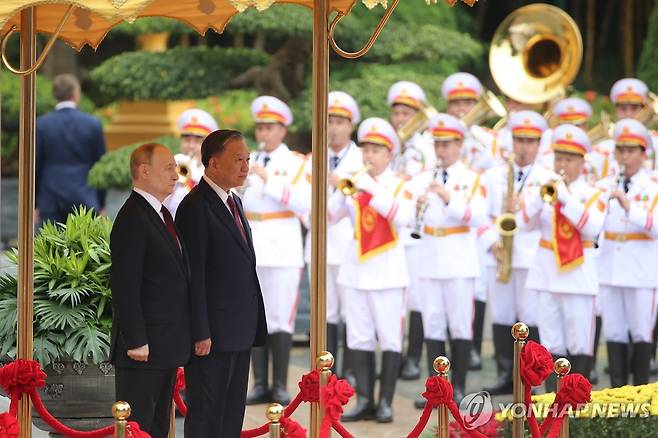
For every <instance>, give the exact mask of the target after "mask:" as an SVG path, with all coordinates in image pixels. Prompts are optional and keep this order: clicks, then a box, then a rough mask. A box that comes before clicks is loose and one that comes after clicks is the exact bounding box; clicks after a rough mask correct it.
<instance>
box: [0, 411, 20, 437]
mask: <svg viewBox="0 0 658 438" xmlns="http://www.w3.org/2000/svg"><path fill="white" fill-rule="evenodd" d="M19 433H20V428H19V427H18V420H16V417H14V416H13V415H11V414H8V413H6V412H5V413H4V414H0V438H18V434H19Z"/></svg>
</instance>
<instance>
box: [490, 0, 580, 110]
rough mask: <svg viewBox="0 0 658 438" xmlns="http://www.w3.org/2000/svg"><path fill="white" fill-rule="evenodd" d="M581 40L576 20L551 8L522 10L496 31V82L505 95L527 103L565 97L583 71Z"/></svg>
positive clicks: (492, 65)
mask: <svg viewBox="0 0 658 438" xmlns="http://www.w3.org/2000/svg"><path fill="white" fill-rule="evenodd" d="M582 53H583V41H582V37H581V35H580V31H579V30H578V26H577V25H576V23H575V22H574V20H573V19H572V18H571V17H570V16H569V15H568V14H567V13H566V12H564V11H563V10H562V9H560V8H557V7H555V6H551V5H547V4H541V3H537V4H530V5H527V6H524V7H521V8H519V9H517V10H515V11H514V12H512V13H511V14H510V15H508V16H507V18H505V20H503V22H502V23H501V24H500V26H498V29H497V30H496V33H495V34H494V36H493V40H492V42H491V50H490V51H489V68H490V70H491V74H492V76H493V79H494V81H495V82H496V84H497V85H498V87H499V88H500V90H501V91H502V92H503V93H504V94H505V95H507V96H509V97H511V98H512V99H514V100H517V101H519V102H524V103H528V104H538V103H545V102H548V101H550V100H552V99H553V98H554V97H556V96H558V95H559V94H560V93H564V90H565V88H566V87H567V86H568V85H569V84H571V82H572V81H573V80H574V78H575V77H576V74H577V73H578V70H579V69H580V63H581V61H582Z"/></svg>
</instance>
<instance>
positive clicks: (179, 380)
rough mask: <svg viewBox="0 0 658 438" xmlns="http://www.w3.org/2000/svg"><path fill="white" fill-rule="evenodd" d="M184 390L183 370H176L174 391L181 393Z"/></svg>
mask: <svg viewBox="0 0 658 438" xmlns="http://www.w3.org/2000/svg"><path fill="white" fill-rule="evenodd" d="M184 389H185V370H184V369H183V368H178V371H176V385H175V386H174V391H176V392H181V391H182V390H184Z"/></svg>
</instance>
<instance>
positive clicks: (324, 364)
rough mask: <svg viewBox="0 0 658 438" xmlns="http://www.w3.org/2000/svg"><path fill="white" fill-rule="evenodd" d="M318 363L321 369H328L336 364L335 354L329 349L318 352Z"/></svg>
mask: <svg viewBox="0 0 658 438" xmlns="http://www.w3.org/2000/svg"><path fill="white" fill-rule="evenodd" d="M317 363H318V367H319V368H320V369H321V370H328V369H329V368H331V367H333V366H334V355H333V354H331V353H329V352H328V351H322V352H321V353H320V354H318V358H317Z"/></svg>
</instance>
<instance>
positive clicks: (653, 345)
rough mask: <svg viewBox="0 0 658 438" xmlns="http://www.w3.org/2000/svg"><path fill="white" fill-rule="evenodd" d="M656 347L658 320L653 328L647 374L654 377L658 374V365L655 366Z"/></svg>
mask: <svg viewBox="0 0 658 438" xmlns="http://www.w3.org/2000/svg"><path fill="white" fill-rule="evenodd" d="M656 347H658V319H656V325H655V326H654V327H653V342H652V343H651V361H650V362H649V374H651V375H652V376H655V375H656V374H658V365H656Z"/></svg>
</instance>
